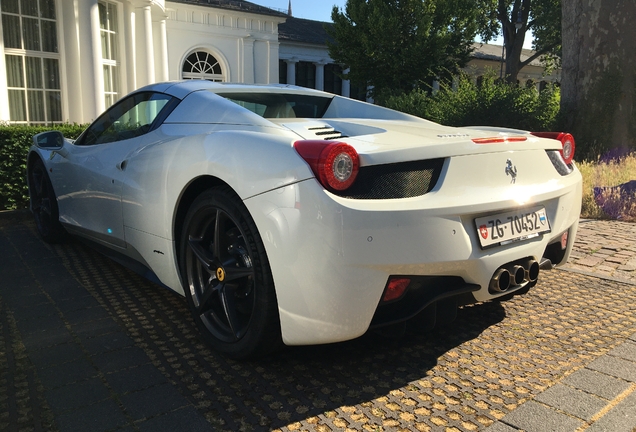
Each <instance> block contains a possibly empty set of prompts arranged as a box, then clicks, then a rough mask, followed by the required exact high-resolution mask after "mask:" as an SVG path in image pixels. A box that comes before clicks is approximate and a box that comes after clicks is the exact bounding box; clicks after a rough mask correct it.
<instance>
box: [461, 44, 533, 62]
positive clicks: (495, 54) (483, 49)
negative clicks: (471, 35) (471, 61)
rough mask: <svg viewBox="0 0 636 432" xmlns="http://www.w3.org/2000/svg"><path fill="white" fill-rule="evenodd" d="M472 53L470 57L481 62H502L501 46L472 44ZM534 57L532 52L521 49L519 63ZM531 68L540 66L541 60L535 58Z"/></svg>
mask: <svg viewBox="0 0 636 432" xmlns="http://www.w3.org/2000/svg"><path fill="white" fill-rule="evenodd" d="M473 48H474V50H473V52H472V53H471V56H472V57H473V58H476V59H481V60H491V61H496V62H500V61H502V50H503V46H502V45H490V44H485V43H481V42H475V43H473ZM533 55H534V51H533V50H531V49H525V48H524V49H522V50H521V61H526V60H527V59H528V58H530V57H531V56H533ZM530 64H531V65H532V66H540V65H541V59H540V58H536V59H534V60H532V61H531V62H530Z"/></svg>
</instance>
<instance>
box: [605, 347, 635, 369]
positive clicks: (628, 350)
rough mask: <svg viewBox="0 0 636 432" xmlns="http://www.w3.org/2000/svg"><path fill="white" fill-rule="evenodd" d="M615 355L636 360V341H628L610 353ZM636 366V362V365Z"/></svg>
mask: <svg viewBox="0 0 636 432" xmlns="http://www.w3.org/2000/svg"><path fill="white" fill-rule="evenodd" d="M608 354H609V355H612V356H614V357H620V358H622V359H625V360H630V361H632V362H636V342H631V341H626V342H623V343H622V344H620V345H619V346H617V347H616V348H614V349H613V350H612V351H610V352H609V353H608ZM634 366H635V367H636V364H635V365H634Z"/></svg>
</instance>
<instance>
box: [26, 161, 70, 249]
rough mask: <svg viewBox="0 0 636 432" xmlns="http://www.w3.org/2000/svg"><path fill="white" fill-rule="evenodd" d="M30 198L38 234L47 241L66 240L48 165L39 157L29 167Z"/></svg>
mask: <svg viewBox="0 0 636 432" xmlns="http://www.w3.org/2000/svg"><path fill="white" fill-rule="evenodd" d="M28 175H29V199H30V200H31V211H32V213H33V217H34V219H35V226H36V228H37V231H38V234H39V235H40V237H41V238H42V240H44V241H45V242H47V243H60V242H62V241H64V240H65V238H66V236H67V234H66V230H65V229H64V227H63V226H62V224H61V223H60V212H59V207H58V205H57V197H56V196H55V191H54V190H53V185H52V184H51V179H50V178H49V175H48V173H47V172H46V167H45V166H44V163H42V161H41V160H40V159H37V160H36V161H35V162H33V164H32V165H31V168H30V169H29V174H28Z"/></svg>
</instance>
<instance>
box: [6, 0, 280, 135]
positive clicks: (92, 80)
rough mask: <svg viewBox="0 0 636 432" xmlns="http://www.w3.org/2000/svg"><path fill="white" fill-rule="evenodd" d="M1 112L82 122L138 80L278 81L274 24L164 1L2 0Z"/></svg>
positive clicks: (16, 117)
mask: <svg viewBox="0 0 636 432" xmlns="http://www.w3.org/2000/svg"><path fill="white" fill-rule="evenodd" d="M0 9H1V12H2V21H0V30H1V31H0V38H1V39H0V121H2V122H11V123H55V122H77V123H87V122H90V121H91V120H93V119H95V118H96V117H97V115H99V113H101V112H102V111H103V110H104V109H105V108H107V107H108V106H110V105H112V103H114V102H115V101H116V100H117V99H118V98H119V97H121V96H123V95H125V94H126V93H128V92H130V91H132V90H134V89H137V88H139V87H142V86H144V85H146V84H151V83H154V82H159V81H165V80H177V79H182V78H206V79H212V80H215V81H232V82H239V83H277V82H278V60H279V59H278V56H279V43H278V25H279V24H280V23H282V22H284V21H285V19H286V17H285V15H283V14H280V13H276V12H275V11H273V14H271V15H270V14H260V13H251V12H244V11H241V10H229V9H222V8H214V7H210V6H199V5H196V4H184V3H179V2H168V1H165V0H40V1H38V0H21V1H18V0H2V2H1V3H0Z"/></svg>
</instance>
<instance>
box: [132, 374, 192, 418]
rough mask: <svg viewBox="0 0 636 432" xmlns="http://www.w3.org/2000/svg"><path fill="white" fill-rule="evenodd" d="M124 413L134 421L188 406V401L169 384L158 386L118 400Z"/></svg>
mask: <svg viewBox="0 0 636 432" xmlns="http://www.w3.org/2000/svg"><path fill="white" fill-rule="evenodd" d="M120 400H121V403H122V405H123V406H124V408H125V410H126V412H127V413H128V415H129V416H131V417H132V418H133V419H135V420H141V419H145V418H150V417H154V416H157V415H159V414H165V413H168V412H170V411H174V410H176V409H178V408H183V407H186V406H188V405H189V403H188V401H187V400H186V399H185V398H184V397H183V396H182V395H181V394H180V393H179V392H178V391H177V390H176V389H175V388H174V387H173V386H172V385H171V384H169V383H166V384H160V385H158V386H155V387H150V388H147V389H144V390H141V391H137V392H134V393H129V394H127V395H125V396H122V397H121V398H120Z"/></svg>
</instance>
